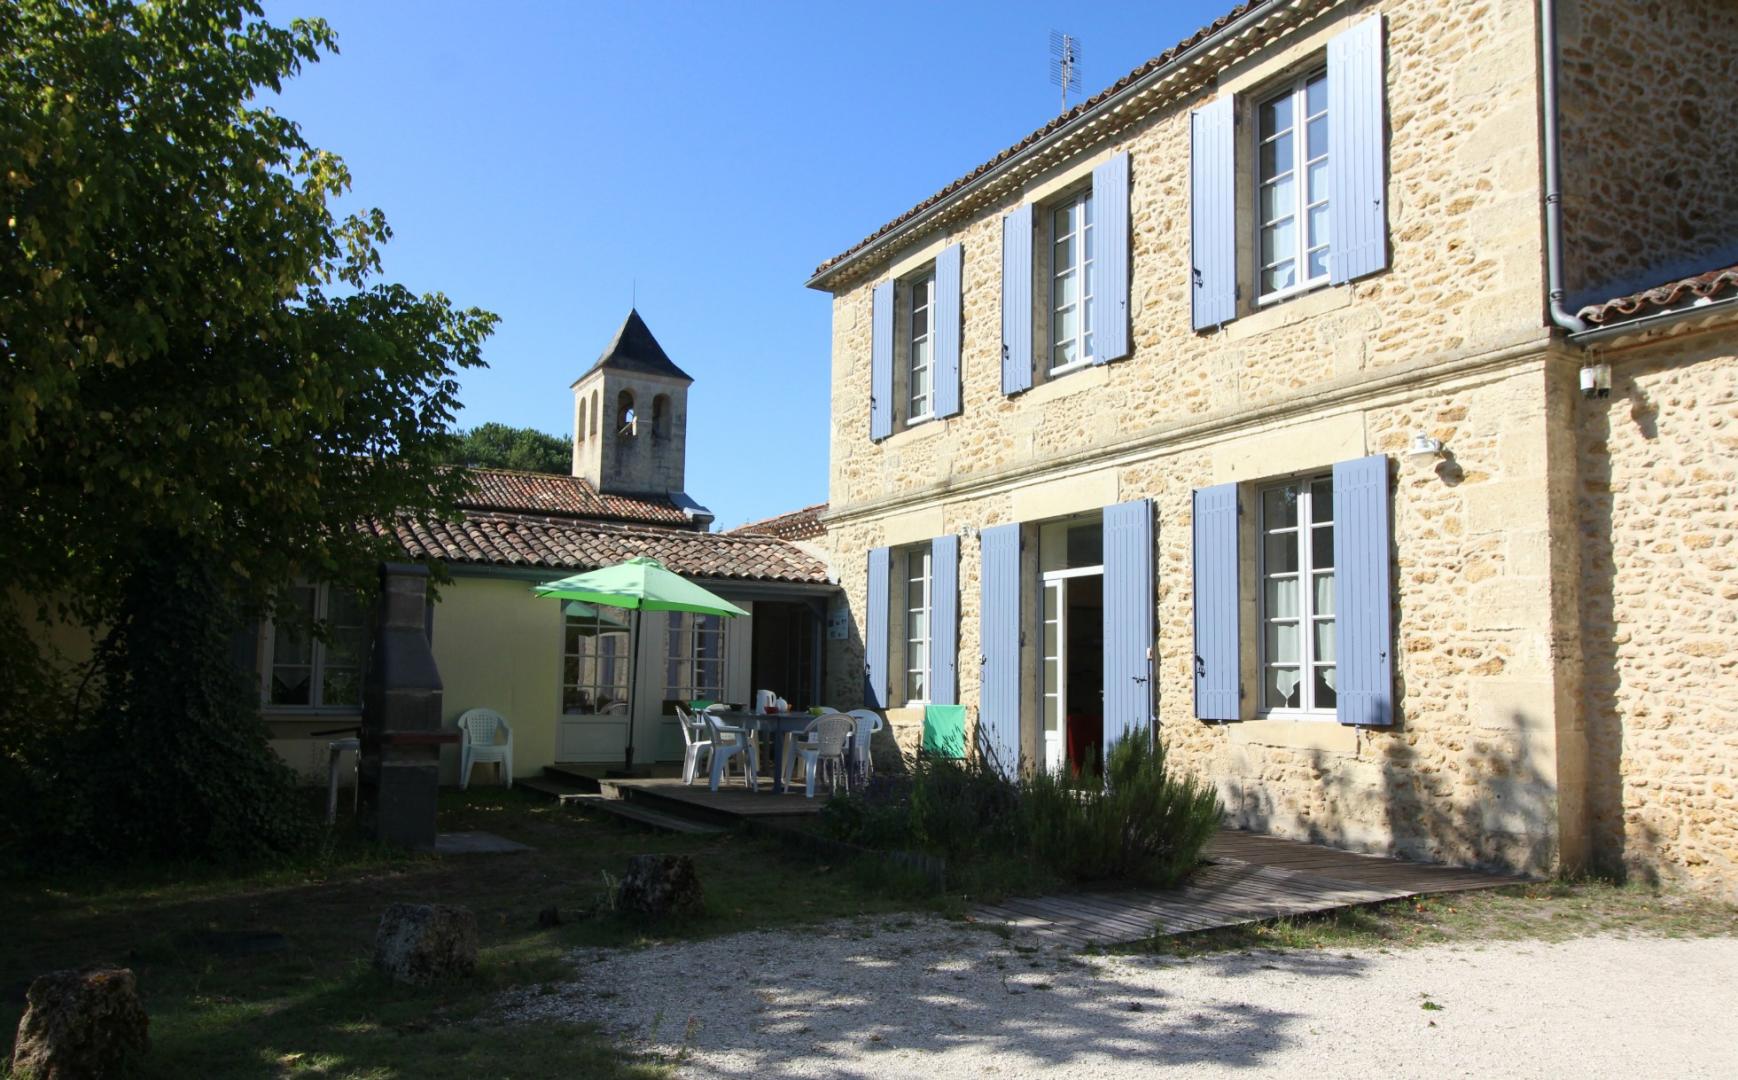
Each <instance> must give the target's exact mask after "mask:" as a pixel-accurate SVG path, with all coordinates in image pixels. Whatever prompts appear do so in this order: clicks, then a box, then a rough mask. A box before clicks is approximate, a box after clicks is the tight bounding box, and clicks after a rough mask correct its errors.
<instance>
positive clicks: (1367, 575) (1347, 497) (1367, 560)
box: [1334, 454, 1394, 727]
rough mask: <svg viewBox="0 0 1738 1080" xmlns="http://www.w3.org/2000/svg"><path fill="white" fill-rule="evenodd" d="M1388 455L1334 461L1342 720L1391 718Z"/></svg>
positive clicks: (1336, 618) (1379, 722)
mask: <svg viewBox="0 0 1738 1080" xmlns="http://www.w3.org/2000/svg"><path fill="white" fill-rule="evenodd" d="M1388 521H1389V511H1388V459H1387V457H1385V456H1383V455H1382V454H1376V455H1373V456H1371V457H1367V458H1358V459H1357V460H1355V461H1342V462H1340V463H1339V464H1338V465H1335V466H1334V623H1335V625H1334V639H1335V645H1336V647H1337V649H1338V653H1337V655H1338V658H1339V659H1338V663H1339V667H1338V670H1337V671H1336V672H1335V675H1334V679H1335V683H1336V685H1335V691H1336V693H1337V695H1338V697H1339V706H1338V712H1339V716H1340V723H1342V724H1367V725H1371V726H1377V727H1381V726H1385V725H1388V724H1392V723H1393V722H1394V663H1393V660H1392V659H1391V656H1392V645H1393V638H1394V630H1393V610H1392V608H1391V606H1390V605H1391V604H1392V602H1393V599H1392V595H1391V582H1392V579H1393V568H1392V566H1391V565H1390V563H1389V560H1388V537H1389V524H1388Z"/></svg>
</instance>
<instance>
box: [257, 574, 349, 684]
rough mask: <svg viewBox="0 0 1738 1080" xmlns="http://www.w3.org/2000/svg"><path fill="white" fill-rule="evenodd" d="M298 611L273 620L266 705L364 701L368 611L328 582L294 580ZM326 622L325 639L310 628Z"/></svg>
mask: <svg viewBox="0 0 1738 1080" xmlns="http://www.w3.org/2000/svg"><path fill="white" fill-rule="evenodd" d="M290 603H291V605H292V606H293V607H294V608H295V609H296V614H294V615H288V616H284V617H280V618H278V619H274V620H273V622H272V630H271V657H270V660H269V662H270V665H271V679H270V685H269V686H268V687H267V690H266V703H267V704H268V705H274V706H280V707H287V708H298V707H306V708H312V709H322V708H324V709H344V708H356V707H359V706H361V704H362V671H363V666H364V664H365V662H366V660H367V658H368V613H367V609H366V607H365V605H363V604H362V603H361V602H359V601H358V600H357V598H356V594H355V593H353V592H351V591H350V590H349V589H344V588H332V587H331V586H329V585H298V586H296V587H295V588H294V589H293V590H291V594H290ZM320 621H324V623H325V625H326V639H325V640H323V641H322V640H320V639H319V638H317V637H315V636H314V634H313V631H312V627H313V626H314V624H315V623H316V622H320Z"/></svg>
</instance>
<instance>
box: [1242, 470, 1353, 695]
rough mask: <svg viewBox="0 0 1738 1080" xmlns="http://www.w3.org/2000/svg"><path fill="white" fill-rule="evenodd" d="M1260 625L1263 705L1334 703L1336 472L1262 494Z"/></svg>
mask: <svg viewBox="0 0 1738 1080" xmlns="http://www.w3.org/2000/svg"><path fill="white" fill-rule="evenodd" d="M1261 627H1262V650H1261V664H1262V669H1261V704H1262V707H1263V708H1264V709H1267V710H1275V709H1277V710H1290V711H1304V712H1315V711H1322V712H1325V711H1330V710H1332V709H1333V708H1334V704H1335V702H1336V700H1337V698H1336V695H1335V692H1334V685H1335V679H1334V659H1335V655H1336V653H1335V648H1334V485H1333V479H1332V477H1329V476H1317V477H1312V478H1308V479H1303V480H1293V481H1289V482H1287V483H1284V484H1280V485H1277V486H1275V487H1270V488H1267V489H1266V490H1264V491H1263V492H1262V493H1261Z"/></svg>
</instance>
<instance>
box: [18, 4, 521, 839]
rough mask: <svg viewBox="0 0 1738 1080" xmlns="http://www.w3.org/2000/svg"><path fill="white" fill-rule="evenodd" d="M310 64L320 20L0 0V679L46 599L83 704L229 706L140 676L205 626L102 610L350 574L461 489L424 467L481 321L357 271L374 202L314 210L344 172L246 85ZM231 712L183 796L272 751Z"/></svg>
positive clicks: (25, 667) (141, 710)
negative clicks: (0, 538)
mask: <svg viewBox="0 0 1738 1080" xmlns="http://www.w3.org/2000/svg"><path fill="white" fill-rule="evenodd" d="M327 51H336V38H335V37H334V35H333V33H332V31H331V29H330V28H329V27H328V26H327V25H326V24H325V23H324V22H322V21H319V20H308V21H303V20H297V21H295V22H292V23H291V24H290V25H289V26H288V27H287V28H286V27H279V26H273V25H270V24H269V23H267V22H266V21H265V20H264V18H263V15H262V12H261V9H260V7H259V5H258V4H257V3H255V2H253V0H186V2H182V3H167V2H162V3H153V2H146V0H58V2H57V0H0V380H3V381H0V391H3V392H0V506H3V507H4V508H5V509H4V514H5V518H4V520H5V528H6V552H7V553H6V558H5V559H3V560H0V684H8V683H10V682H11V680H12V678H14V677H16V678H19V679H24V678H30V677H38V676H40V673H41V667H42V663H41V659H40V658H39V657H37V656H36V655H35V650H34V649H33V648H31V647H30V646H29V643H30V642H31V641H32V640H34V639H35V636H33V635H31V634H26V633H22V632H20V626H21V625H22V624H23V623H24V622H25V621H27V620H28V618H29V617H30V615H31V611H30V610H29V609H30V608H32V607H35V608H36V609H37V613H38V614H43V613H45V612H47V610H48V607H49V605H48V604H47V603H45V602H44V601H45V599H50V598H51V599H52V601H53V609H54V613H55V614H58V615H59V616H61V617H63V618H67V619H70V620H72V621H74V622H76V623H80V624H83V625H84V626H87V627H89V628H91V629H92V630H93V632H95V631H98V630H99V629H100V632H101V640H102V642H103V644H102V647H101V649H100V651H99V657H98V661H97V663H96V665H95V669H96V672H97V675H98V680H97V681H98V684H99V685H98V686H96V687H95V688H94V691H95V693H94V698H95V700H99V701H100V702H101V704H100V707H99V709H98V711H99V712H100V713H102V714H104V715H107V716H110V717H114V716H119V715H122V714H123V713H124V714H125V715H127V716H128V717H130V718H132V719H130V720H129V722H130V723H135V724H157V725H172V724H174V723H175V722H176V721H177V719H178V718H179V717H180V716H185V715H191V714H192V712H194V711H197V710H199V709H207V711H208V712H211V715H213V716H215V715H218V714H223V715H231V714H234V713H235V712H236V710H237V709H244V708H245V706H244V705H243V704H241V703H239V699H234V700H233V701H232V702H231V703H229V704H224V705H222V707H221V708H218V707H217V706H216V705H212V704H211V702H213V701H217V700H219V699H220V698H221V692H220V691H221V688H218V689H216V690H213V689H212V688H211V687H209V686H207V687H206V689H207V690H209V691H211V694H212V695H213V696H212V697H211V698H210V700H208V701H205V702H203V703H200V702H195V701H194V700H193V698H194V697H197V696H198V694H197V693H196V687H194V686H192V685H187V684H178V685H176V686H175V687H173V688H161V687H147V686H144V685H142V684H141V682H140V680H141V677H142V673H144V672H147V671H153V672H159V673H160V672H161V671H162V670H163V668H162V667H161V665H160V664H157V663H154V662H150V661H147V660H146V659H145V654H146V653H147V652H149V651H150V650H153V649H155V650H170V651H171V652H175V653H176V654H177V655H180V654H182V653H183V652H188V653H190V651H191V650H194V649H198V648H204V647H206V646H207V645H208V644H209V642H210V641H211V640H212V639H211V637H210V635H209V634H207V633H202V632H201V633H195V632H194V631H193V628H192V627H191V626H189V625H188V624H187V623H186V622H185V621H183V622H180V623H177V624H174V625H175V626H176V627H178V628H177V629H176V630H175V632H174V633H171V634H163V633H161V632H160V628H153V627H152V621H151V620H150V619H148V618H143V617H135V616H136V615H138V613H137V612H135V611H134V610H133V609H131V608H127V607H126V605H125V604H122V605H120V608H118V609H117V607H116V603H117V598H119V597H135V598H136V597H139V596H142V595H146V593H145V592H144V591H142V590H148V589H149V588H151V587H153V583H155V586H154V587H156V588H158V589H163V590H167V589H174V588H176V587H178V585H179V584H180V583H184V582H187V581H199V582H207V583H216V585H215V586H214V588H215V589H216V591H215V592H212V590H211V589H208V588H203V587H202V588H201V589H200V590H197V591H198V592H199V594H200V595H205V596H207V597H208V599H211V601H212V602H211V603H208V604H206V605H205V606H204V610H206V611H207V617H208V618H209V619H211V620H213V622H212V623H211V625H212V626H216V625H220V624H222V623H224V622H226V621H227V620H230V619H232V618H233V617H234V613H235V611H237V610H255V611H257V610H260V609H263V608H266V607H269V606H272V605H274V604H276V603H277V602H278V600H279V598H280V595H281V592H282V590H283V588H284V586H285V585H286V584H287V583H289V582H291V581H293V580H295V579H296V578H297V577H321V578H331V579H341V580H348V581H351V582H353V583H356V584H358V585H360V584H362V583H364V582H365V581H366V580H367V578H368V577H369V574H370V567H371V566H372V564H373V563H374V562H375V561H377V560H378V559H380V558H384V557H391V556H393V555H394V554H396V553H397V550H398V549H397V547H396V544H395V543H394V542H393V540H392V538H391V536H390V534H389V531H388V530H384V529H376V528H368V527H366V523H368V522H372V521H381V520H385V519H390V518H391V517H392V516H393V515H395V514H399V513H404V514H415V515H421V514H427V515H440V514H446V513H451V512H452V508H453V506H454V503H455V500H456V498H457V496H458V495H459V493H460V492H461V491H462V489H463V487H464V485H465V484H466V483H467V482H468V479H467V477H465V476H464V474H463V473H462V472H456V471H453V470H444V469H441V468H440V467H439V465H440V463H441V462H443V461H445V460H446V459H447V456H448V455H449V454H450V452H451V448H452V444H453V441H454V440H453V437H452V436H451V435H450V434H449V433H448V425H449V424H450V422H451V420H452V418H453V415H454V413H455V411H456V408H457V405H458V402H457V397H456V394H457V391H458V383H457V379H456V376H457V374H458V372H459V371H460V370H461V369H464V368H470V367H476V366H479V365H480V364H481V363H482V360H481V354H480V351H481V345H482V342H483V340H484V339H485V338H486V337H487V336H488V334H489V333H490V332H491V330H492V328H493V326H494V323H495V316H493V315H491V314H488V313H487V312H483V311H479V310H477V309H474V308H473V309H468V310H461V309H459V308H456V307H455V306H454V305H453V304H451V303H450V302H449V301H448V300H447V299H446V298H445V297H444V296H442V295H439V294H432V295H420V296H419V295H416V294H414V293H412V292H410V291H409V290H407V289H405V288H404V287H402V286H399V285H396V284H390V283H384V282H381V281H379V280H377V279H378V275H379V271H380V257H379V251H378V246H379V245H380V244H382V243H384V242H385V241H386V240H388V239H389V238H390V235H391V233H390V230H389V229H388V227H387V225H386V221H385V218H384V216H383V215H382V214H381V213H380V211H378V210H371V211H368V212H366V213H361V214H355V215H351V216H348V217H344V218H341V219H340V218H339V217H337V216H336V215H335V214H334V212H333V210H332V208H331V201H332V200H333V199H334V198H336V197H337V196H339V195H341V194H342V193H343V192H344V191H345V190H346V189H347V188H348V186H349V183H350V177H349V173H348V172H347V170H346V169H345V167H344V164H343V162H342V161H340V160H339V159H338V158H337V157H335V156H333V155H332V154H329V153H326V152H325V151H322V150H319V149H316V148H315V147H312V146H310V145H309V144H308V143H307V141H306V140H305V139H304V138H303V136H302V133H301V131H300V130H299V128H298V127H297V125H295V124H294V123H293V122H291V121H290V120H288V119H286V118H284V117H282V116H279V115H278V114H277V113H276V112H274V111H273V110H272V109H271V108H270V107H268V106H266V105H263V104H262V103H260V102H259V101H258V100H257V98H256V95H257V94H259V93H260V92H262V91H264V90H268V89H269V90H274V91H275V90H278V89H280V88H281V85H282V82H283V80H284V79H286V78H289V77H292V76H294V75H295V74H296V73H298V72H299V71H300V69H301V66H302V65H303V64H305V63H312V62H315V61H317V60H318V59H319V57H320V56H321V55H322V53H324V52H327ZM25 597H29V598H32V600H31V601H25V602H23V603H20V600H21V598H25ZM218 598H221V600H219V599H218ZM21 608H22V609H23V610H20V609H21ZM208 629H209V627H208ZM8 699H12V700H8ZM0 702H4V703H3V704H0V710H4V709H7V708H8V707H14V706H18V705H20V704H23V705H25V706H28V704H29V703H28V702H26V703H19V702H17V701H16V700H15V696H14V695H3V696H0ZM208 706H209V708H207V707H208ZM211 710H216V711H211ZM40 719H41V718H40V716H37V717H34V718H33V717H31V716H25V717H22V718H20V717H18V716H10V717H9V716H7V715H5V714H4V713H3V712H0V784H5V783H6V782H7V781H8V778H11V777H16V775H17V774H18V773H19V772H20V771H21V770H22V771H26V772H28V771H31V770H34V771H35V772H36V773H37V774H41V773H42V771H43V769H44V768H45V766H44V763H43V762H41V761H39V760H38V761H28V762H26V761H24V760H23V758H22V755H21V754H20V753H19V752H17V751H16V747H18V746H19V745H20V742H19V740H18V739H15V738H13V737H12V736H13V735H14V734H15V732H16V728H15V725H16V724H19V723H23V724H29V723H32V722H40ZM234 719H235V723H236V724H237V725H239V727H238V729H237V730H243V729H245V730H247V731H250V732H251V734H249V735H247V736H246V737H245V738H243V739H241V740H240V742H236V741H235V740H231V741H230V742H225V741H224V740H223V739H218V738H215V736H213V737H211V738H206V739H205V742H204V744H203V751H209V753H207V754H206V756H205V758H204V759H203V760H202V762H201V767H200V768H199V769H196V770H195V769H184V770H183V771H184V772H185V777H186V780H187V782H189V783H192V784H194V785H196V786H197V787H209V786H210V783H211V782H210V781H209V779H208V778H209V776H210V770H211V769H212V768H214V767H217V764H218V763H219V761H220V759H226V760H229V761H230V762H231V763H232V764H233V763H236V762H238V761H240V759H241V758H242V757H246V756H247V754H244V753H243V752H242V751H241V750H240V749H238V747H240V746H241V745H243V744H245V745H246V746H248V747H251V750H249V751H248V752H247V753H252V752H254V751H260V750H264V749H265V748H264V742H263V736H262V735H260V734H259V732H258V730H257V729H258V727H259V725H258V720H257V715H255V716H253V717H248V716H245V715H236V716H234ZM250 724H251V725H252V727H251V728H249V727H248V725H250ZM195 727H196V728H198V729H199V730H203V731H205V732H207V733H208V734H209V733H212V732H215V730H216V727H215V726H214V725H213V724H210V723H202V724H199V725H195ZM189 738H190V739H194V740H195V741H197V738H196V737H195V736H189ZM116 752H119V751H111V750H107V749H105V744H104V740H102V739H100V738H97V739H92V740H91V741H90V743H89V744H88V746H86V747H85V748H84V753H85V754H86V755H87V756H88V755H90V754H97V755H101V754H103V753H116ZM198 752H201V751H198V749H197V748H195V747H193V746H187V747H185V748H183V749H182V750H177V751H176V753H179V754H181V755H182V760H183V762H186V761H188V760H191V758H192V757H195V756H197V754H198ZM238 755H239V756H238ZM83 764H86V765H88V764H90V762H89V761H88V759H87V760H86V761H85V762H83ZM238 770H239V774H240V775H245V776H250V777H254V778H256V779H257V778H259V777H261V776H263V775H264V774H263V773H260V772H259V771H258V770H253V769H252V767H251V766H247V765H245V764H243V765H240V766H238ZM250 770H251V771H250ZM50 771H51V772H52V770H50ZM92 771H101V770H92ZM63 779H64V778H63ZM53 780H54V778H53V777H52V776H49V777H47V779H46V780H44V778H43V777H42V776H41V775H38V781H41V782H53ZM262 782H263V781H262ZM5 794H6V792H5V791H4V790H0V796H3V795H5ZM220 798H221V796H220V795H218V794H216V793H210V798H209V799H208V801H210V802H212V803H213V807H214V808H213V813H220V812H223V811H222V810H221V808H219V807H216V805H215V804H216V802H217V801H218V800H219V799H220ZM262 799H264V800H265V801H267V802H269V801H270V799H269V798H268V797H267V796H264V795H262ZM111 809H112V810H114V811H115V812H127V811H125V810H124V808H120V807H113V808H111ZM131 810H132V811H135V812H138V813H140V814H144V815H147V816H146V818H144V819H142V820H149V818H148V815H149V814H150V813H151V812H152V810H151V806H150V800H149V799H145V800H144V803H143V805H140V806H137V807H132V808H131ZM207 831H208V832H212V833H214V834H217V835H223V836H225V837H234V836H237V835H239V834H237V833H236V832H235V831H234V830H225V829H223V828H219V827H217V826H215V825H213V827H212V828H211V829H209V830H207ZM146 834H147V833H146V832H142V833H141V835H146ZM264 835H265V836H267V837H268V841H269V838H270V837H273V836H277V835H278V833H277V832H275V831H273V830H264Z"/></svg>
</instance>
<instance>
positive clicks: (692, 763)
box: [676, 705, 712, 784]
mask: <svg viewBox="0 0 1738 1080" xmlns="http://www.w3.org/2000/svg"><path fill="white" fill-rule="evenodd" d="M676 722H677V723H679V724H681V725H682V783H684V784H692V783H694V774H695V772H697V771H698V770H699V767H700V755H701V754H705V755H707V756H708V757H710V756H711V754H712V739H711V732H710V731H709V730H708V729H707V727H706V721H705V720H702V719H701V718H700V717H699V716H696V715H694V714H693V713H690V712H688V711H687V710H686V709H684V708H682V706H680V705H678V706H676Z"/></svg>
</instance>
